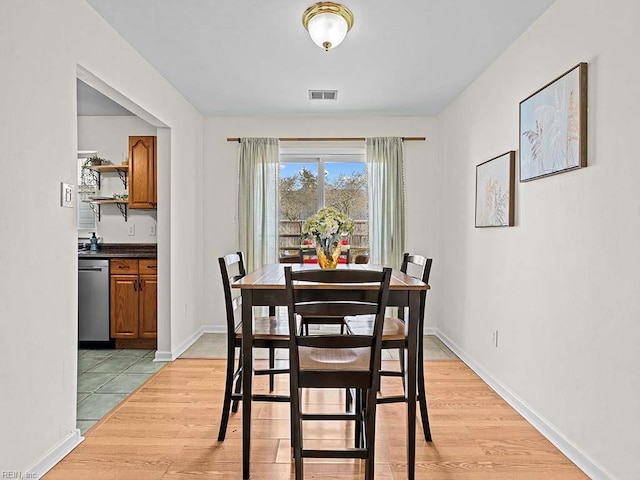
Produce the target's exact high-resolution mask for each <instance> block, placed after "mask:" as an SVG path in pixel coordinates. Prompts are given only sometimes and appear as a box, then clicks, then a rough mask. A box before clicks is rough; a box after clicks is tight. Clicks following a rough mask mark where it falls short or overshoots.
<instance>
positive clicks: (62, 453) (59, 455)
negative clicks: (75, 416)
mask: <svg viewBox="0 0 640 480" xmlns="http://www.w3.org/2000/svg"><path fill="white" fill-rule="evenodd" d="M83 441H84V437H83V436H82V435H81V433H80V430H79V429H77V428H75V429H73V430H72V431H71V432H69V434H68V435H67V436H66V437H64V438H63V439H62V440H61V441H60V442H59V443H58V444H57V445H54V446H53V447H52V448H51V449H50V450H49V451H48V452H47V453H45V454H44V455H43V456H42V457H41V458H40V460H38V461H37V462H36V463H35V465H34V466H33V467H31V468H30V469H29V470H28V472H27V477H28V478H41V477H43V476H44V474H45V473H47V472H48V471H49V470H51V469H52V468H53V467H54V466H55V465H56V464H57V463H58V462H59V461H60V460H62V459H63V458H64V457H66V456H67V455H68V454H69V453H70V452H71V451H72V450H73V449H74V448H76V447H77V446H78V445H80V444H81V443H82V442H83Z"/></svg>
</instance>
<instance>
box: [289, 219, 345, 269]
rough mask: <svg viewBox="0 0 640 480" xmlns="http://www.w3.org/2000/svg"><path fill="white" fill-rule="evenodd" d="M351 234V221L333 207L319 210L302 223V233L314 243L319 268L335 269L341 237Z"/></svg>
mask: <svg viewBox="0 0 640 480" xmlns="http://www.w3.org/2000/svg"><path fill="white" fill-rule="evenodd" d="M351 232H353V220H351V219H350V218H349V217H347V216H346V215H345V214H344V213H342V212H340V211H338V210H337V209H336V208H335V207H325V208H321V209H320V210H319V211H318V213H316V214H315V215H312V216H310V217H309V218H307V220H306V221H305V222H304V226H303V228H302V233H303V234H304V235H306V237H307V238H310V239H312V240H313V241H314V243H315V247H316V253H317V255H318V265H320V268H336V266H337V265H338V258H339V257H340V248H341V244H342V242H341V240H342V236H343V235H349V234H350V233H351Z"/></svg>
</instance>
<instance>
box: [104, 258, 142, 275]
mask: <svg viewBox="0 0 640 480" xmlns="http://www.w3.org/2000/svg"><path fill="white" fill-rule="evenodd" d="M128 274H136V275H137V274H138V260H136V259H129V258H127V259H118V260H115V259H114V260H111V275H128Z"/></svg>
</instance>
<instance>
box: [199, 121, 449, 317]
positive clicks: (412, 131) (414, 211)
mask: <svg viewBox="0 0 640 480" xmlns="http://www.w3.org/2000/svg"><path fill="white" fill-rule="evenodd" d="M362 136H366V137H373V136H424V137H427V140H426V141H425V142H419V141H418V142H405V157H406V158H405V181H406V191H407V249H408V250H409V251H415V252H419V253H424V254H425V255H432V256H434V258H436V260H435V261H434V269H433V273H432V278H433V277H434V276H435V277H436V278H437V276H438V272H439V270H438V263H439V262H438V260H437V251H436V244H437V238H438V232H437V231H436V214H435V205H436V194H435V192H436V178H435V171H436V170H435V169H436V155H437V141H436V138H437V120H436V119H435V118H433V117H320V116H318V117H205V127H204V152H205V153H204V179H205V180H204V185H205V186H204V236H205V247H204V257H205V265H204V272H203V274H204V289H205V292H207V294H206V295H205V306H204V308H205V315H204V317H203V324H205V325H215V326H218V327H220V328H222V327H223V326H224V322H225V320H224V304H223V295H222V284H221V280H220V270H219V267H218V262H217V258H218V257H220V256H222V255H224V254H226V253H229V252H235V251H237V249H238V225H237V223H236V221H235V219H234V217H235V215H236V212H237V201H236V198H237V190H238V143H233V142H227V141H226V139H227V137H296V138H297V137H362ZM282 145H283V147H289V148H291V147H295V146H298V147H304V148H311V147H313V146H317V147H318V148H319V149H321V148H327V146H329V145H328V144H327V143H322V142H320V143H313V144H310V143H308V142H305V143H296V144H293V143H291V142H287V143H283V144H282ZM341 145H342V146H347V147H353V146H354V143H353V142H342V143H341ZM360 145H361V146H362V144H360ZM331 146H334V147H335V146H336V144H335V143H331ZM437 294H438V293H437V291H436V290H435V289H434V291H432V292H430V293H429V296H435V295H437ZM427 310H429V309H427ZM431 318H433V317H432V316H431V315H430V314H429V312H427V315H426V319H427V320H426V321H427V325H429V324H430V323H433V322H432V321H431V320H430V319H431Z"/></svg>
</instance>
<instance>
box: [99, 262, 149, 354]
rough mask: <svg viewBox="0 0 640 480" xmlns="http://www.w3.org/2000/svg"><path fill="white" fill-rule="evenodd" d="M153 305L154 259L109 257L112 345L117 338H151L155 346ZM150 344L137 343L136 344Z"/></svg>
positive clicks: (147, 344)
mask: <svg viewBox="0 0 640 480" xmlns="http://www.w3.org/2000/svg"><path fill="white" fill-rule="evenodd" d="M157 304H158V275H157V261H156V260H146V259H145V260H138V259H117V260H111V337H112V338H115V339H116V345H118V342H117V340H118V339H129V340H136V339H152V340H153V341H152V342H150V343H153V344H154V345H153V346H155V339H156V337H157V331H158V330H157V325H158V313H157V312H158V307H157ZM150 343H146V344H145V343H144V342H138V346H152V345H151V344H150ZM128 346H135V345H129V344H128Z"/></svg>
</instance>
